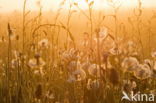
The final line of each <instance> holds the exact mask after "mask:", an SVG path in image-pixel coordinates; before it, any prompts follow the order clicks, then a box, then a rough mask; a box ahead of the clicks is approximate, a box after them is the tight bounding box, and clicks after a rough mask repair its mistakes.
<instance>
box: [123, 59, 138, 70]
mask: <svg viewBox="0 0 156 103" xmlns="http://www.w3.org/2000/svg"><path fill="white" fill-rule="evenodd" d="M137 65H139V61H138V60H137V59H136V58H134V57H126V58H124V60H123V62H122V64H121V66H122V68H124V69H125V70H127V71H134V70H135V69H136V68H135V67H136V66H137Z"/></svg>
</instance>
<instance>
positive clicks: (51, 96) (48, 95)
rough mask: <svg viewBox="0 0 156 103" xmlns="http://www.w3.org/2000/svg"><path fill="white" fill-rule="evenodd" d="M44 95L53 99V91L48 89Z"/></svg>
mask: <svg viewBox="0 0 156 103" xmlns="http://www.w3.org/2000/svg"><path fill="white" fill-rule="evenodd" d="M46 97H47V98H49V99H54V98H55V96H54V93H53V92H52V91H48V92H47V93H46Z"/></svg>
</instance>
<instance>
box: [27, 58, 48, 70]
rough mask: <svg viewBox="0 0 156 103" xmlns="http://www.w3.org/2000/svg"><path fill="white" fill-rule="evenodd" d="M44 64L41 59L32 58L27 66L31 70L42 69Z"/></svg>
mask: <svg viewBox="0 0 156 103" xmlns="http://www.w3.org/2000/svg"><path fill="white" fill-rule="evenodd" d="M45 64H46V63H45V61H44V60H43V59H42V58H41V57H39V58H32V59H30V60H29V62H28V66H29V67H31V68H38V67H43V66H44V65H45Z"/></svg>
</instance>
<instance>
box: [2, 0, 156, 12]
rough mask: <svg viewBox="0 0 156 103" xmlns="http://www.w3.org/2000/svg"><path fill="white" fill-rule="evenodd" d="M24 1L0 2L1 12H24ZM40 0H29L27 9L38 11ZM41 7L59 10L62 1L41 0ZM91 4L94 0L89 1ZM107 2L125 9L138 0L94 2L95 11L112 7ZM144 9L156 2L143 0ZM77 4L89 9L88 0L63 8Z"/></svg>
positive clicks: (66, 6) (155, 0) (67, 1)
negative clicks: (114, 2)
mask: <svg viewBox="0 0 156 103" xmlns="http://www.w3.org/2000/svg"><path fill="white" fill-rule="evenodd" d="M23 1H24V0H0V7H1V8H0V11H2V10H7V11H12V10H22V6H23ZM37 1H38V0H27V9H30V10H37V9H38V7H37V5H36V2H37ZM40 1H41V5H42V6H43V10H50V9H54V10H55V9H57V8H59V5H60V3H61V2H62V0H40ZM88 1H89V2H91V1H92V0H88ZM107 1H116V3H119V2H121V4H122V7H124V8H131V7H136V6H137V1H138V0H94V6H93V7H94V9H103V8H109V7H110V5H109V4H108V2H107ZM141 1H142V3H143V6H144V7H150V8H156V7H155V5H156V0H141ZM73 2H77V3H78V5H79V6H80V7H81V8H82V9H87V3H86V0H66V3H65V5H64V6H63V8H64V9H68V8H69V5H70V3H73Z"/></svg>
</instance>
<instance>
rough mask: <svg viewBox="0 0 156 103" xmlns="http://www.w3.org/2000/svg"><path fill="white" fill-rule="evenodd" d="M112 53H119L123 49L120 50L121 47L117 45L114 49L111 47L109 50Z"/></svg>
mask: <svg viewBox="0 0 156 103" xmlns="http://www.w3.org/2000/svg"><path fill="white" fill-rule="evenodd" d="M109 52H110V53H111V54H112V55H117V54H120V53H121V50H119V48H117V47H113V48H112V49H110V51H109Z"/></svg>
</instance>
